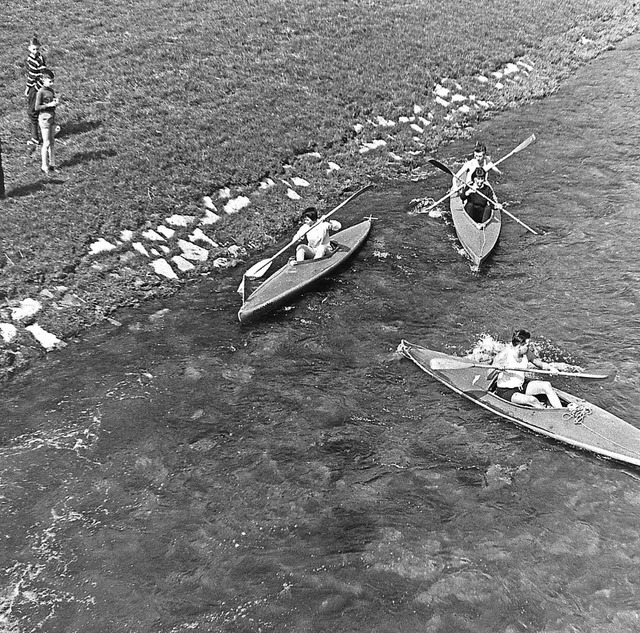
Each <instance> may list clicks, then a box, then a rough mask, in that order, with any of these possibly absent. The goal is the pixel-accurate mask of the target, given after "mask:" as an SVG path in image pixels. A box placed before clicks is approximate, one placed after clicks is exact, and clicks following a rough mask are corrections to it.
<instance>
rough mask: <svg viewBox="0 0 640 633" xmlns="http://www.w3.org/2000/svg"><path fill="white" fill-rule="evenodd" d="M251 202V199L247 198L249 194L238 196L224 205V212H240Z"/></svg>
mask: <svg viewBox="0 0 640 633" xmlns="http://www.w3.org/2000/svg"><path fill="white" fill-rule="evenodd" d="M250 204H251V200H249V198H247V196H238V197H237V198H234V199H233V200H229V202H227V204H225V205H224V207H223V208H224V212H225V213H227V214H233V213H238V211H240V210H241V209H244V208H245V207H248V206H249V205H250Z"/></svg>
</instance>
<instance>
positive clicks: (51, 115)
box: [34, 68, 58, 176]
mask: <svg viewBox="0 0 640 633" xmlns="http://www.w3.org/2000/svg"><path fill="white" fill-rule="evenodd" d="M57 105H58V100H57V99H56V94H55V92H54V91H53V72H51V71H50V70H49V69H48V68H45V69H44V70H43V71H42V88H40V90H38V93H37V94H36V103H35V106H34V107H35V110H36V112H38V123H39V125H40V133H41V135H42V167H41V169H42V171H43V172H44V173H45V174H46V175H47V176H48V175H49V174H50V173H51V172H52V171H55V168H56V167H55V162H56V161H55V127H56V106H57Z"/></svg>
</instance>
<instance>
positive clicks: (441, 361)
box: [429, 358, 609, 380]
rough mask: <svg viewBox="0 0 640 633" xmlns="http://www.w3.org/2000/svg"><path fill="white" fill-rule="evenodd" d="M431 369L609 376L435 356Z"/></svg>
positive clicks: (576, 376) (589, 376)
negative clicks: (474, 368)
mask: <svg viewBox="0 0 640 633" xmlns="http://www.w3.org/2000/svg"><path fill="white" fill-rule="evenodd" d="M429 366H430V367H431V369H468V368H469V367H478V368H479V369H494V370H496V371H523V372H525V373H531V374H547V375H551V376H573V377H575V378H594V379H597V380H604V379H605V378H608V377H609V376H605V375H603V374H585V373H583V372H570V371H551V370H549V369H529V368H527V369H522V368H521V367H498V366H497V365H483V364H480V363H473V362H470V361H467V360H465V359H464V358H461V359H459V360H458V359H457V358H433V359H431V362H430V363H429Z"/></svg>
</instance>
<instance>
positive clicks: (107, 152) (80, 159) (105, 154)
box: [60, 149, 118, 167]
mask: <svg viewBox="0 0 640 633" xmlns="http://www.w3.org/2000/svg"><path fill="white" fill-rule="evenodd" d="M117 153H118V152H116V150H115V149H98V150H95V151H93V152H79V153H77V154H74V155H73V156H71V158H69V159H68V160H64V161H62V162H61V163H60V167H73V166H74V165H80V164H81V163H90V162H92V161H94V160H103V159H105V158H109V157H110V156H115V155H116V154H117Z"/></svg>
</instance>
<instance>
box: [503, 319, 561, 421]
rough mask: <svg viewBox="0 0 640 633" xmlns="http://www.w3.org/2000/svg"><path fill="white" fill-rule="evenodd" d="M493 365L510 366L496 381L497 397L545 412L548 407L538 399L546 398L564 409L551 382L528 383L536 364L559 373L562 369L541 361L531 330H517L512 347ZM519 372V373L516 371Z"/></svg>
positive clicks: (508, 347)
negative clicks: (528, 372) (532, 339)
mask: <svg viewBox="0 0 640 633" xmlns="http://www.w3.org/2000/svg"><path fill="white" fill-rule="evenodd" d="M491 364H492V365H495V366H496V367H508V368H509V370H505V371H500V372H499V373H498V379H497V381H496V391H495V393H496V395H497V396H500V397H501V398H504V399H505V400H508V401H509V402H513V403H514V404H522V405H525V406H529V407H534V408H536V409H544V408H546V407H545V405H544V404H543V403H542V402H541V401H540V400H539V399H538V398H537V397H536V396H546V397H547V400H548V402H549V404H550V405H551V407H553V408H554V409H561V408H562V403H561V402H560V398H558V394H557V393H556V392H555V391H554V389H553V387H552V386H551V383H550V382H548V381H547V380H527V379H526V378H525V372H526V370H527V367H529V366H530V365H533V366H534V367H537V368H539V369H545V370H548V371H551V372H553V373H556V372H557V371H558V370H557V369H556V368H555V367H554V366H553V365H551V364H550V363H545V362H543V361H542V360H540V359H539V358H538V356H537V354H536V351H535V348H534V347H533V345H532V344H531V334H530V333H529V332H528V331H527V330H516V331H515V332H514V333H513V337H512V338H511V345H507V347H505V349H503V350H502V351H501V352H498V354H496V356H495V358H494V359H493V362H492V363H491ZM514 370H515V371H514Z"/></svg>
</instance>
